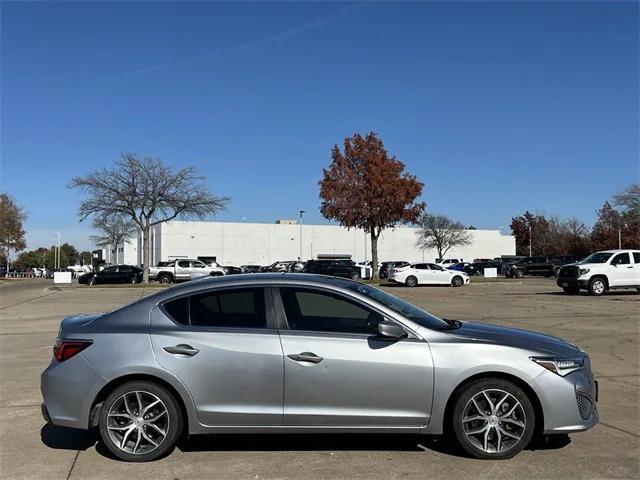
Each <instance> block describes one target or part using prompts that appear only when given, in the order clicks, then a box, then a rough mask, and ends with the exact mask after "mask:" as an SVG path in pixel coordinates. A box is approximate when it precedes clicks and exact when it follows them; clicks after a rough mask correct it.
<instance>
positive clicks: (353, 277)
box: [351, 271, 360, 280]
mask: <svg viewBox="0 0 640 480" xmlns="http://www.w3.org/2000/svg"><path fill="white" fill-rule="evenodd" d="M351 280H360V272H358V271H354V272H353V273H351Z"/></svg>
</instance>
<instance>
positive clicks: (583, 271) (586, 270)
mask: <svg viewBox="0 0 640 480" xmlns="http://www.w3.org/2000/svg"><path fill="white" fill-rule="evenodd" d="M587 273H589V269H588V268H581V269H580V275H586V274H587Z"/></svg>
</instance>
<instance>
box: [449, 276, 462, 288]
mask: <svg viewBox="0 0 640 480" xmlns="http://www.w3.org/2000/svg"><path fill="white" fill-rule="evenodd" d="M451 285H452V286H454V287H461V286H462V285H464V279H463V278H462V277H461V276H460V275H456V276H455V277H453V278H452V279H451Z"/></svg>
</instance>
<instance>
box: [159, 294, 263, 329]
mask: <svg viewBox="0 0 640 480" xmlns="http://www.w3.org/2000/svg"><path fill="white" fill-rule="evenodd" d="M164 309H165V311H166V312H167V313H168V314H169V315H170V316H171V317H172V318H173V319H174V320H175V321H176V322H178V323H182V324H185V325H193V326H198V327H221V328H267V316H266V312H265V305H264V289H262V288H242V289H234V290H224V291H213V292H205V293H199V294H195V295H191V296H188V297H182V298H178V299H176V300H172V301H170V302H167V303H165V304H164Z"/></svg>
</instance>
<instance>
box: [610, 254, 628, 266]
mask: <svg viewBox="0 0 640 480" xmlns="http://www.w3.org/2000/svg"><path fill="white" fill-rule="evenodd" d="M629 263H631V262H630V261H629V254H628V253H619V254H618V255H616V256H615V257H613V260H611V265H627V264H629Z"/></svg>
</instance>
